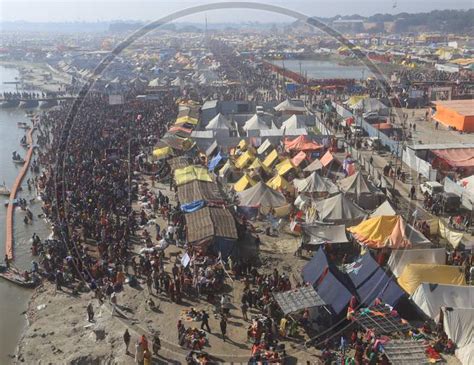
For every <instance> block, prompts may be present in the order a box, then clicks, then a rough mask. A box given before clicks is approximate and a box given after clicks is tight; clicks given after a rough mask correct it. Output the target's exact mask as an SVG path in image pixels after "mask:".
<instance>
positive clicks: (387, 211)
mask: <svg viewBox="0 0 474 365" xmlns="http://www.w3.org/2000/svg"><path fill="white" fill-rule="evenodd" d="M396 214H397V212H396V211H395V209H393V207H392V205H391V204H390V202H389V201H388V200H385V201H384V202H383V203H382V204H381V205H379V207H378V208H377V209H375V210H374V211H373V212H372V214H371V215H370V217H371V218H374V217H380V216H382V215H396Z"/></svg>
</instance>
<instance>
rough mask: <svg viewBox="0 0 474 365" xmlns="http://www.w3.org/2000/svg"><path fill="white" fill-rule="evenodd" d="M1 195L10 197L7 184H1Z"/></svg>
mask: <svg viewBox="0 0 474 365" xmlns="http://www.w3.org/2000/svg"><path fill="white" fill-rule="evenodd" d="M0 195H4V196H10V190H8V188H7V186H6V185H5V183H3V184H0Z"/></svg>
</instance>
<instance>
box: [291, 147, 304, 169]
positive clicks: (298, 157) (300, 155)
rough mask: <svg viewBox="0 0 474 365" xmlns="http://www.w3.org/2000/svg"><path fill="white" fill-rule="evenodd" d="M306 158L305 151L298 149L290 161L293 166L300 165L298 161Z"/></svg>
mask: <svg viewBox="0 0 474 365" xmlns="http://www.w3.org/2000/svg"><path fill="white" fill-rule="evenodd" d="M305 158H306V153H305V152H304V151H300V152H298V153H297V154H296V156H295V157H293V158H292V159H291V163H292V164H293V165H294V166H295V167H298V166H299V165H300V163H302V162H303V161H304V159H305Z"/></svg>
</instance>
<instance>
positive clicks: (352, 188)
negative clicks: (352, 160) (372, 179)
mask: <svg viewBox="0 0 474 365" xmlns="http://www.w3.org/2000/svg"><path fill="white" fill-rule="evenodd" d="M337 184H338V185H339V188H340V189H341V190H342V191H343V192H345V193H348V194H355V195H359V194H373V193H377V192H379V191H378V189H377V188H375V186H373V185H372V184H371V183H369V181H368V180H367V177H365V176H364V175H362V173H361V172H360V171H357V172H356V173H355V174H354V175H351V176H349V177H346V178H344V179H341V180H339V181H338V182H337Z"/></svg>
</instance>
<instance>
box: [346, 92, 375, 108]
mask: <svg viewBox="0 0 474 365" xmlns="http://www.w3.org/2000/svg"><path fill="white" fill-rule="evenodd" d="M368 97H369V96H368V95H354V96H351V97H350V98H349V99H348V100H347V101H346V102H345V104H346V105H348V106H350V107H351V108H352V107H353V106H354V105H356V104H357V103H358V102H359V101H361V100H363V99H367V98H368Z"/></svg>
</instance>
